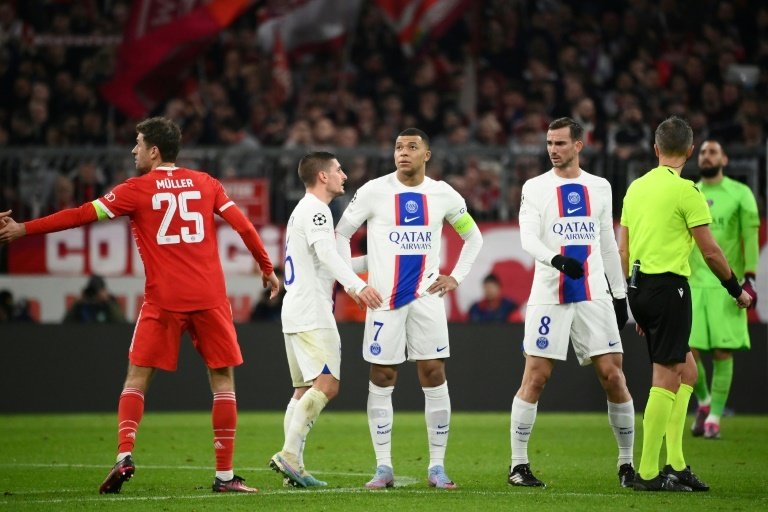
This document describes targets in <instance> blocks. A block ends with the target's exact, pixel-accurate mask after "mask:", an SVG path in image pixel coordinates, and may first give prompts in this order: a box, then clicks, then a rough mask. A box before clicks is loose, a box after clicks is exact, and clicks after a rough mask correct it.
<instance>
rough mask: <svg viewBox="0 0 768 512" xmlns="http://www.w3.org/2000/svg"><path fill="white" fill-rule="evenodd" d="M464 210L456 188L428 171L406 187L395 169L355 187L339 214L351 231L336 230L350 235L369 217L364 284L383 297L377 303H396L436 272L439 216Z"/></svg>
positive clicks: (453, 217) (452, 218) (416, 293)
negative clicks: (349, 200) (431, 175)
mask: <svg viewBox="0 0 768 512" xmlns="http://www.w3.org/2000/svg"><path fill="white" fill-rule="evenodd" d="M466 212H467V205H466V203H465V202H464V198H462V197H461V196H460V195H459V193H458V192H456V191H455V190H454V189H453V188H452V187H451V186H450V185H449V184H447V183H445V182H443V181H435V180H433V179H432V178H429V177H425V178H424V181H423V182H422V183H421V184H420V185H418V186H415V187H408V186H406V185H403V184H402V183H401V182H400V181H399V180H398V179H397V176H396V173H394V172H393V173H391V174H387V175H386V176H382V177H380V178H376V179H374V180H371V181H369V182H368V183H366V184H365V185H363V186H362V187H360V188H359V189H358V191H357V193H356V194H355V197H354V198H353V199H352V202H351V203H350V204H349V206H348V207H347V209H346V210H345V211H344V214H343V216H342V219H344V220H345V221H346V222H345V223H344V228H345V230H347V229H348V230H349V232H342V231H341V230H340V231H339V233H340V234H341V235H344V236H346V237H351V236H352V234H353V233H354V232H355V231H356V230H357V228H359V227H360V226H361V225H362V224H363V223H364V222H367V223H368V230H367V237H366V242H367V249H368V250H367V252H368V284H370V285H371V286H373V287H374V288H375V289H376V290H378V291H379V293H380V294H381V296H382V297H383V299H384V302H383V304H382V306H381V308H380V309H384V310H386V309H397V308H399V307H401V306H405V305H406V304H408V303H410V302H411V301H413V300H415V299H417V298H418V297H420V296H422V295H423V294H424V293H425V292H426V290H427V288H429V286H430V285H431V284H432V283H433V282H434V281H435V280H436V279H437V277H438V276H439V273H440V244H441V236H442V231H443V222H444V221H448V222H449V223H450V224H454V223H455V222H456V221H457V220H458V219H459V218H460V217H461V216H462V215H464V214H465V213H466ZM341 225H342V223H341V222H340V224H339V226H341Z"/></svg>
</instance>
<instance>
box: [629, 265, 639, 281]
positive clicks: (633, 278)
mask: <svg viewBox="0 0 768 512" xmlns="http://www.w3.org/2000/svg"><path fill="white" fill-rule="evenodd" d="M638 272H640V260H635V262H634V263H633V264H632V273H631V274H630V275H629V287H630V288H637V273H638Z"/></svg>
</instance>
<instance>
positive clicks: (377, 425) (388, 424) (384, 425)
mask: <svg viewBox="0 0 768 512" xmlns="http://www.w3.org/2000/svg"><path fill="white" fill-rule="evenodd" d="M390 425H391V423H385V424H383V425H379V424H378V423H377V424H376V428H384V427H388V426H390Z"/></svg>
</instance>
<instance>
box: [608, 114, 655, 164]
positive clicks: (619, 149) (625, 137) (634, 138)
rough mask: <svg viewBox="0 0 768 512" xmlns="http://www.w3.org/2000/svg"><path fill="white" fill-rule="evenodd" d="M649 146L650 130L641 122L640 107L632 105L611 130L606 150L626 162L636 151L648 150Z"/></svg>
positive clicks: (650, 140)
mask: <svg viewBox="0 0 768 512" xmlns="http://www.w3.org/2000/svg"><path fill="white" fill-rule="evenodd" d="M651 144H652V139H651V129H650V128H649V127H648V124H647V123H645V122H644V121H643V112H642V111H641V110H640V107H638V106H637V105H633V106H631V107H628V108H627V109H625V110H624V111H623V112H622V113H621V118H620V121H619V123H618V124H617V125H616V126H614V127H613V129H612V135H611V138H610V142H609V148H608V150H609V151H612V152H613V154H615V155H616V156H618V157H619V158H621V159H622V160H626V159H627V158H629V157H630V156H632V154H633V153H634V152H636V151H638V150H648V149H649V148H651V147H652V146H651Z"/></svg>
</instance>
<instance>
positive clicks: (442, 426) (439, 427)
mask: <svg viewBox="0 0 768 512" xmlns="http://www.w3.org/2000/svg"><path fill="white" fill-rule="evenodd" d="M448 425H450V423H446V424H445V425H438V426H437V428H438V430H439V429H442V428H445V427H447V426H448Z"/></svg>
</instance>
